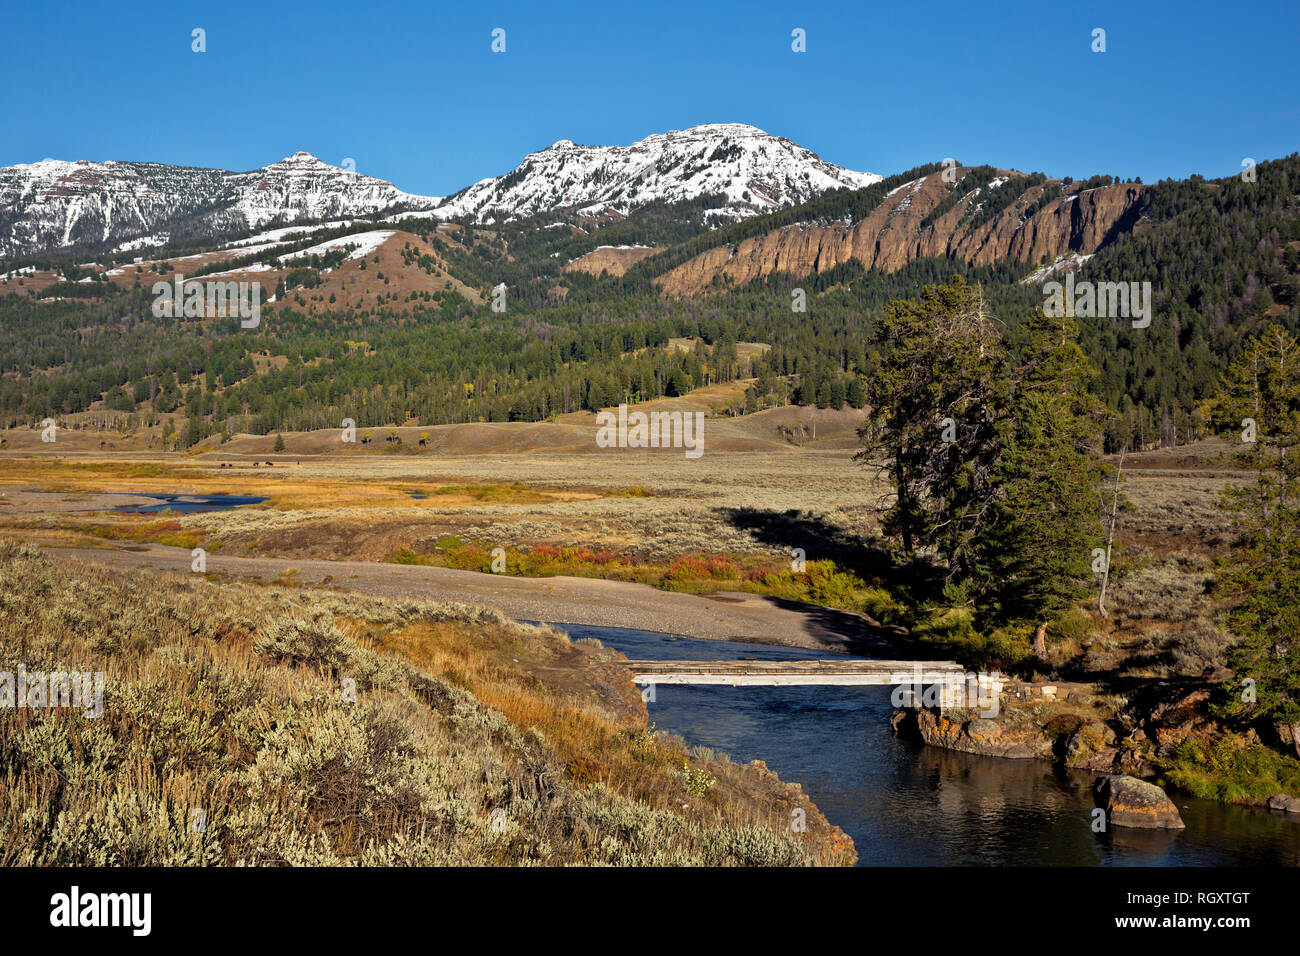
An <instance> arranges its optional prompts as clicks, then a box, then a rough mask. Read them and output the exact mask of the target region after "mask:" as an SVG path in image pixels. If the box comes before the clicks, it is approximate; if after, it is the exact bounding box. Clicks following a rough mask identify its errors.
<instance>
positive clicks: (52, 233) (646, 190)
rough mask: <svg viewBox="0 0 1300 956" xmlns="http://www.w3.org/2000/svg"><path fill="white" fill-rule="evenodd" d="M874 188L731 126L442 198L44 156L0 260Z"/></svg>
mask: <svg viewBox="0 0 1300 956" xmlns="http://www.w3.org/2000/svg"><path fill="white" fill-rule="evenodd" d="M880 178H881V177H879V176H877V175H875V174H874V173H859V172H853V171H852V170H847V169H842V168H840V167H839V166H836V165H834V164H832V163H828V162H826V161H825V160H823V159H821V158H820V157H818V156H817V154H816V153H814V152H812V151H811V150H807V149H805V148H803V147H802V146H799V145H797V144H795V143H792V142H791V141H790V140H788V139H784V138H782V137H779V136H771V135H769V134H767V133H765V132H763V131H762V130H760V129H755V128H754V127H753V126H744V125H741V124H737V123H718V124H710V125H706V126H695V127H692V128H691V129H687V130H681V131H676V132H669V133H660V134H656V135H654V136H648V137H646V138H645V139H643V140H641V141H640V142H638V143H633V144H632V145H631V146H578V145H576V144H575V143H573V142H571V141H569V140H560V141H559V142H558V143H556V144H554V145H553V146H550V147H548V148H546V149H543V150H541V151H540V152H536V153H532V154H530V155H528V156H527V157H525V158H524V161H523V163H521V164H520V166H519V167H518V168H517V169H515V170H514V171H513V172H510V173H508V174H506V175H505V176H498V177H496V178H494V179H484V180H482V181H481V182H478V183H475V184H474V185H473V186H470V187H469V188H468V189H465V190H462V191H461V192H459V193H457V194H456V195H454V196H451V197H449V198H447V199H443V198H441V197H435V196H417V195H413V194H411V193H406V192H403V191H402V190H400V189H398V188H397V187H396V186H394V185H392V184H391V183H388V182H385V181H384V180H382V179H375V178H373V177H370V176H362V175H360V174H358V173H354V172H351V171H349V170H345V169H339V168H338V167H335V166H330V165H329V164H327V163H323V162H321V161H320V160H319V159H317V158H316V157H314V156H312V155H310V154H308V153H294V154H293V155H292V156H290V157H288V158H287V159H283V160H281V161H280V162H278V163H273V164H271V165H270V166H266V167H263V168H262V169H257V170H253V171H252V172H246V173H232V172H226V171H224V170H220V169H199V168H194V167H188V166H166V165H163V164H161V163H133V162H106V163H95V162H88V161H85V160H81V161H78V162H63V161H60V160H52V159H47V160H43V161H42V162H39V163H28V164H24V165H19V166H8V167H5V168H3V169H0V258H6V257H12V256H19V255H26V254H32V253H37V252H43V251H49V250H55V249H62V248H71V247H82V248H96V247H100V246H108V247H111V248H115V249H118V250H127V249H144V248H148V247H149V246H156V245H161V244H162V243H163V242H166V241H167V240H168V239H172V240H175V239H183V238H189V237H197V236H209V235H215V234H218V233H225V232H232V231H237V230H245V229H258V228H261V227H262V226H265V225H268V224H269V225H288V224H291V223H296V222H302V221H306V220H319V219H327V218H348V217H351V216H367V215H370V214H372V213H376V212H381V211H385V210H391V211H394V212H400V211H408V210H415V211H421V212H431V213H432V214H433V215H436V216H438V217H441V218H459V217H462V216H470V217H472V218H473V219H475V220H477V221H479V222H493V221H501V220H506V219H519V218H523V217H526V216H531V215H536V214H537V213H544V212H549V211H551V210H558V209H571V208H577V209H579V210H580V211H582V212H584V213H588V214H599V213H603V212H607V211H614V212H622V213H626V212H628V211H629V210H631V209H632V208H634V207H637V206H643V205H647V204H650V203H655V202H665V203H673V202H683V201H687V200H693V199H698V198H700V197H703V196H721V197H723V200H722V204H721V205H720V206H719V207H717V208H714V209H710V211H709V214H710V215H711V216H713V217H716V218H718V219H740V218H744V217H746V216H752V215H757V214H758V213H762V212H767V211H769V210H771V209H775V208H777V207H780V206H788V205H792V204H795V203H800V202H805V201H807V200H809V199H812V198H814V197H816V196H818V195H821V194H822V193H824V192H827V191H829V190H832V189H841V188H850V189H857V188H860V187H862V186H869V185H870V184H871V183H874V182H878V181H879V180H880Z"/></svg>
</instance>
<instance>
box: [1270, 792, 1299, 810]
mask: <svg viewBox="0 0 1300 956" xmlns="http://www.w3.org/2000/svg"><path fill="white" fill-rule="evenodd" d="M1268 808H1269V809H1270V810H1281V811H1283V812H1284V813H1300V797H1290V796H1287V795H1286V794H1285V793H1275V794H1273V796H1271V797H1269V798H1268Z"/></svg>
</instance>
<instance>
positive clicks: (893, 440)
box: [859, 276, 1007, 578]
mask: <svg viewBox="0 0 1300 956" xmlns="http://www.w3.org/2000/svg"><path fill="white" fill-rule="evenodd" d="M880 338H881V350H882V356H883V357H882V359H881V363H880V367H879V368H878V369H877V370H876V373H875V375H874V376H873V377H872V378H871V380H870V384H869V392H870V394H869V401H870V405H871V412H870V417H869V420H868V422H867V425H866V427H865V428H864V432H863V437H864V438H865V439H866V444H867V447H866V448H865V449H864V451H863V452H861V453H860V454H859V459H860V460H863V461H866V462H868V463H871V464H874V465H875V466H876V467H877V468H878V469H880V470H881V471H882V472H883V473H884V474H886V475H887V476H888V478H889V481H890V484H891V485H892V487H893V489H894V492H895V499H894V502H893V503H892V505H890V506H889V507H888V509H887V510H886V511H885V514H884V520H883V525H884V529H885V531H886V533H887V534H891V535H894V536H896V537H897V538H898V539H899V540H900V541H901V543H902V547H903V551H904V552H905V553H907V554H908V555H909V556H915V555H916V554H918V553H921V552H923V551H933V552H936V553H937V554H938V555H939V556H940V557H942V559H943V560H944V562H945V563H946V564H947V566H948V569H949V577H950V578H954V577H957V576H960V575H961V574H963V573H965V572H967V571H969V570H970V569H971V567H972V562H973V558H974V542H975V540H976V538H977V537H978V534H979V531H980V528H981V526H982V524H983V523H984V522H985V521H986V520H987V518H988V516H989V507H990V504H991V502H992V496H993V489H992V479H993V475H994V467H995V462H996V454H997V432H996V427H995V424H996V418H995V417H996V415H997V409H998V408H999V407H1000V406H1002V405H1003V404H1004V402H1005V395H1004V392H1005V381H1006V371H1007V359H1006V352H1005V349H1004V347H1003V345H1002V332H1001V327H1000V325H999V324H998V322H997V320H996V318H995V317H994V316H993V314H992V312H991V310H990V309H989V308H988V306H987V304H986V303H985V300H984V295H983V291H982V290H981V289H980V287H979V286H978V285H967V283H966V281H965V280H964V279H963V278H962V277H961V276H954V277H953V278H952V279H951V280H950V281H949V282H947V283H946V284H942V285H929V286H925V287H924V288H923V289H922V291H921V300H920V302H919V303H918V302H912V301H896V302H891V303H890V304H889V306H888V307H887V308H886V310H885V315H884V317H883V318H882V319H881V322H880Z"/></svg>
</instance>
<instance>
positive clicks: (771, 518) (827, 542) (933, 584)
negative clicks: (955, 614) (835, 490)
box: [721, 508, 943, 601]
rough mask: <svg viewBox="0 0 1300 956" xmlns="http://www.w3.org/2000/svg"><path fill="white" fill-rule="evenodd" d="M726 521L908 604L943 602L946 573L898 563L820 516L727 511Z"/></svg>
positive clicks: (927, 566) (757, 510) (919, 563)
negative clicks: (797, 550)
mask: <svg viewBox="0 0 1300 956" xmlns="http://www.w3.org/2000/svg"><path fill="white" fill-rule="evenodd" d="M721 513H722V515H723V516H724V517H725V518H726V519H727V521H728V522H729V523H730V524H731V525H732V526H733V527H735V528H737V529H739V530H741V531H745V532H747V533H748V534H749V535H750V536H751V537H752V538H753V539H754V540H755V541H757V542H759V543H760V544H765V545H767V546H769V547H773V548H779V549H781V550H783V551H785V552H787V553H789V552H790V549H792V548H802V549H803V552H804V557H805V558H807V560H809V561H819V560H830V561H834V562H835V564H836V566H838V567H839V568H840V569H841V570H844V571H852V572H853V573H854V574H856V575H857V576H858V577H860V578H862V579H863V580H864V581H867V582H868V583H874V584H877V585H879V586H880V587H883V588H885V589H886V590H887V591H889V592H890V593H891V594H897V595H899V596H900V597H904V598H905V599H906V600H910V601H929V600H939V599H941V598H942V594H943V571H942V569H941V568H938V567H936V566H935V565H933V564H931V563H929V562H926V561H912V562H908V563H899V562H898V561H896V560H895V559H894V554H893V552H891V551H889V550H888V549H886V548H883V547H881V546H880V545H879V544H878V543H876V541H875V540H874V539H868V538H864V537H863V536H862V535H860V534H857V533H855V532H853V531H850V530H848V529H846V528H842V527H840V526H839V525H836V524H831V523H830V522H828V521H826V520H825V519H824V518H822V517H821V516H820V515H816V514H813V513H811V512H805V511H800V510H797V509H794V510H790V511H773V510H771V509H763V508H724V509H722V512H721Z"/></svg>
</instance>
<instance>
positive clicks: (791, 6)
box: [0, 0, 1300, 195]
mask: <svg viewBox="0 0 1300 956" xmlns="http://www.w3.org/2000/svg"><path fill="white" fill-rule="evenodd" d="M1135 6H1137V4H1134V3H1132V2H1119V3H1064V4H1059V3H1058V4H1050V3H1049V4H1044V3H1041V2H1038V3H1019V2H1003V0H992V2H985V3H978V4H977V3H950V2H945V0H925V2H923V3H910V2H902V0H895V2H892V3H889V4H865V3H843V4H821V3H806V2H800V3H763V2H753V3H740V2H729V3H714V4H710V3H698V4H697V3H676V2H667V3H646V4H625V3H618V2H614V3H609V2H606V3H590V4H587V3H564V4H544V3H540V2H532V3H520V4H510V3H498V4H492V3H469V2H465V3H458V4H454V5H448V4H439V3H409V4H401V3H388V2H382V0H364V2H361V0H353V2H346V3H344V2H334V0H319V2H315V3H305V2H291V3H243V2H221V3H184V2H176V3H149V2H140V3H132V4H112V3H86V4H79V3H67V2H52V3H33V4H21V5H20V4H12V5H10V6H9V9H8V10H7V11H6V12H5V14H4V17H3V31H2V32H0V116H2V117H3V121H0V165H10V164H12V163H19V162H33V161H36V160H39V159H44V158H46V157H53V158H58V159H94V160H106V159H133V160H153V161H159V162H166V163H177V164H184V165H194V166H216V167H221V168H225V169H236V170H243V169H252V168H255V167H257V166H262V165H265V164H267V163H270V162H273V161H275V160H277V159H280V158H282V157H284V156H286V155H288V154H290V153H292V152H294V151H296V150H299V149H304V150H307V151H309V152H311V153H314V154H316V155H317V156H319V157H321V158H322V159H324V160H326V161H327V162H330V163H334V164H336V165H337V164H341V163H342V161H343V160H344V158H352V159H353V160H354V161H355V162H356V167H357V171H358V172H362V173H366V174H369V175H373V176H379V177H381V178H383V179H387V180H391V181H392V182H394V183H396V184H397V185H398V186H399V187H401V188H403V189H406V190H408V191H411V192H418V193H426V194H433V195H441V194H446V193H450V192H453V191H455V190H457V189H459V188H461V187H463V186H466V185H468V184H470V183H471V182H474V181H475V180H478V179H481V178H483V177H485V176H490V175H498V174H501V173H503V172H506V171H508V170H509V169H511V168H513V167H514V166H515V165H517V164H518V162H519V160H520V159H521V158H522V157H523V156H524V154H525V153H528V152H530V151H532V150H535V149H540V148H542V147H545V146H547V145H549V144H550V143H552V142H554V141H555V140H558V139H572V140H575V141H577V142H579V143H602V144H603V143H619V144H627V143H630V142H633V141H635V140H637V139H640V138H641V137H643V136H645V135H648V134H649V133H654V132H662V131H664V130H669V129H681V128H683V127H686V126H692V125H695V124H697V123H706V122H741V123H749V124H752V125H754V126H758V127H761V128H762V129H765V130H767V131H768V132H770V133H774V134H778V135H782V136H787V137H789V138H790V139H792V140H794V141H795V142H798V143H800V144H802V145H804V146H807V147H808V148H810V149H812V150H814V151H816V152H817V153H819V154H820V155H821V156H823V157H824V158H825V159H827V160H830V161H831V162H835V163H838V164H840V165H842V166H847V167H849V168H852V169H859V170H869V171H872V172H877V173H881V174H885V175H888V174H890V173H893V172H899V171H901V170H903V169H906V168H909V167H911V166H914V165H917V164H918V163H922V162H928V161H933V160H939V159H942V158H944V157H947V156H953V157H956V158H957V159H959V160H961V161H962V162H966V163H985V162H987V163H991V164H994V165H1000V166H1014V167H1016V168H1018V169H1022V170H1025V171H1033V170H1041V171H1043V172H1046V173H1048V174H1049V175H1053V176H1062V175H1072V176H1075V177H1076V178H1079V177H1085V176H1088V175H1091V174H1094V173H1112V174H1115V175H1118V176H1121V177H1125V178H1127V177H1130V176H1141V177H1142V178H1143V179H1144V180H1145V181H1153V180H1155V179H1159V178H1162V177H1167V176H1178V177H1181V176H1186V175H1188V174H1189V173H1193V172H1199V173H1202V174H1205V175H1209V176H1219V175H1226V174H1231V173H1235V172H1237V171H1239V170H1240V168H1241V161H1242V159H1243V158H1244V157H1252V158H1254V159H1256V160H1262V159H1267V158H1273V157H1277V156H1280V155H1285V154H1288V153H1291V152H1294V151H1296V150H1297V149H1300V96H1297V93H1298V92H1300V55H1298V54H1297V47H1296V44H1297V42H1298V40H1300V3H1297V2H1295V0H1273V2H1254V0H1237V2H1233V3H1228V4H1224V3H1216V4H1210V3H1204V2H1200V0H1193V2H1186V3H1176V4H1175V3H1160V4H1142V5H1141V6H1142V7H1143V9H1140V10H1138V9H1134V7H1135ZM195 27H202V28H203V29H204V30H206V32H207V52H206V53H203V54H197V53H194V52H192V51H191V30H192V29H193V28H195ZM495 27H501V28H504V29H505V30H506V52H505V53H504V54H494V53H492V52H491V50H490V44H491V35H490V34H491V31H492V29H493V28H495ZM796 27H799V28H802V29H804V30H805V31H806V35H807V52H806V53H794V52H792V51H791V49H790V44H791V30H793V29H794V28H796ZM1096 27H1101V28H1103V29H1105V30H1106V46H1107V50H1106V52H1105V53H1093V52H1092V51H1091V49H1090V47H1091V43H1092V37H1091V34H1092V30H1093V29H1094V28H1096Z"/></svg>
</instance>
